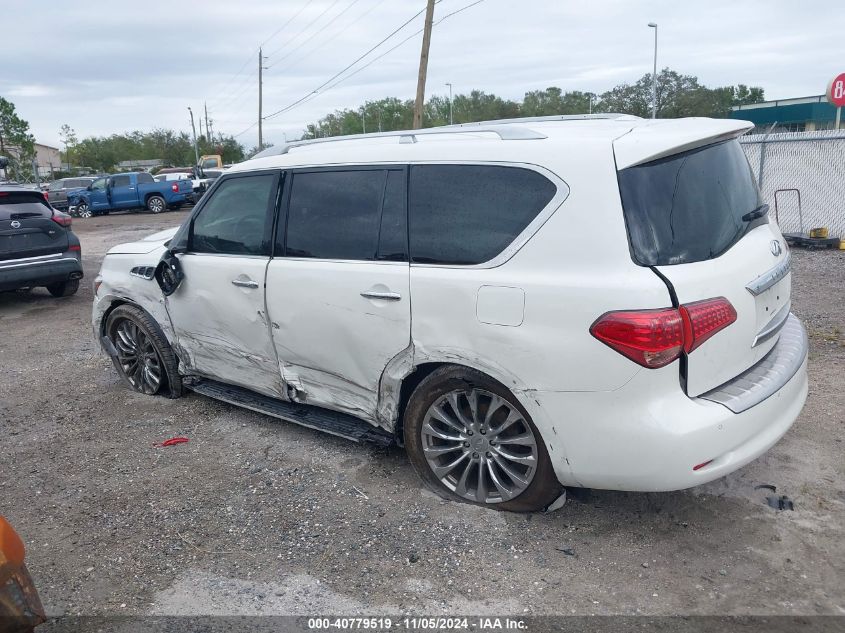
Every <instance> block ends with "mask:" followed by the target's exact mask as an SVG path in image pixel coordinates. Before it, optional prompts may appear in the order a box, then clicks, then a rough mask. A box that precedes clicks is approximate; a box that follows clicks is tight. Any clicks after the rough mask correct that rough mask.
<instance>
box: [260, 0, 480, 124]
mask: <svg viewBox="0 0 845 633" xmlns="http://www.w3.org/2000/svg"><path fill="white" fill-rule="evenodd" d="M482 2H484V0H476V1H475V2H472V3H470V4H468V5H466V6H464V7H461V8H460V9H457V10H455V11H452V12H451V13H447V14H446V15H444V16H443V17H442V18H440V19H438V20H436V21H435V22H434V26H437V25H438V24H440V23H441V22H444V21H445V20H448V19H449V18H451V17H452V16H454V15H457V14H458V13H461V12H463V11H466V10H467V9H470V8H472V7H474V6H475V5H477V4H481V3H482ZM420 13H422V11H420ZM420 13H418V14H417V15H420ZM414 17H416V16H414ZM412 19H413V18H412ZM422 32H423V29H419V30H418V31H415V32H413V33H411V34H410V35H409V36H408V37H406V38H405V39H403V40H402V41H401V42H399V43H398V44H396V45H395V46H392V47H391V48H389V49H387V50H386V51H384V52H383V53H381V54H380V55H378V56H376V57H374V58H373V59H371V60H370V61H368V62H367V63H366V64H364V65H363V66H361V67H360V68H358V69H356V70H355V71H354V72H351V73H349V74H348V75H346V76H345V77H341V78H340V79H338V80H337V81H335V82H334V83H332V84H331V85H330V86H328V87H326V88H325V90H322V91H321V90H320V88H322V86H321V87H320V88H318V89H316V90H313V91H312V92H310V93H309V94H308V95H306V97H304V98H303V99H301V100H299V101H298V102H295V103H294V104H291V105H290V106H287V107H286V108H283V109H282V110H283V111H284V112H287V111H289V110H292V109H293V108H294V107H298V106H300V105H305V104H306V103H308V102H309V101H312V100H313V99H316V98H317V96H318V95H319V94H321V92H326V91H328V90H331V89H332V88H334V87H335V86H338V85H340V84H342V83H343V82H344V81H347V80H348V79H351V78H352V77H354V76H355V75H357V74H358V73H360V72H361V71H363V70H366V69H367V68H369V67H370V66H372V65H373V64H374V63H376V62H377V61H378V60H380V59H381V58H383V57H386V56H387V55H389V54H390V53H392V52H393V51H395V50H396V49H397V48H399V47H401V46H402V45H403V44H406V43H408V42H409V41H410V40H412V39H413V38H415V37H416V36H417V35H419V34H420V33H422ZM364 57H366V55H364ZM351 65H354V64H350V66H351ZM348 68H349V67H347V69H348ZM340 74H343V71H341V72H340V73H338V75H340ZM338 75H335V77H337V76H338ZM330 81H331V80H330ZM323 86H325V84H323ZM276 114H281V112H275V113H273V114H272V115H269V116H275V115H276ZM269 116H268V117H265V119H266V118H269Z"/></svg>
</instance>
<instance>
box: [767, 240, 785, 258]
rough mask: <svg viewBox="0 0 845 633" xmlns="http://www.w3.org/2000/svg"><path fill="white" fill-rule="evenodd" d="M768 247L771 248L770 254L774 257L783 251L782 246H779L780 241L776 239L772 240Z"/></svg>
mask: <svg viewBox="0 0 845 633" xmlns="http://www.w3.org/2000/svg"><path fill="white" fill-rule="evenodd" d="M769 247H770V248H771V249H772V255H774V256H775V257H777V256H778V255H780V254H781V252H783V248H782V247H781V245H780V242H778V241H777V240H772V243H771V244H769Z"/></svg>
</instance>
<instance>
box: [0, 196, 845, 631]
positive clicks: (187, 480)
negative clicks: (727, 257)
mask: <svg viewBox="0 0 845 633" xmlns="http://www.w3.org/2000/svg"><path fill="white" fill-rule="evenodd" d="M184 215H185V214H184V212H174V213H168V214H165V215H162V216H151V215H113V216H109V217H102V218H94V219H91V220H87V221H84V220H77V221H76V222H74V228H75V229H76V231H77V233H78V234H79V236H80V238H81V240H82V245H83V254H84V258H85V274H86V280H85V282H84V287H83V288H82V289H81V290H80V292H79V293H78V294H77V295H76V296H74V297H72V298H68V299H63V300H57V299H54V298H52V297H50V296H49V295H48V294H47V293H46V291H44V290H42V289H38V290H35V291H33V292H32V293H30V294H28V295H24V294H19V293H7V294H2V295H0V332H2V335H1V336H0V361H1V362H2V369H3V371H2V374H0V428H2V441H0V490H2V495H0V513H2V514H3V515H5V516H6V517H7V518H8V519H9V520H10V521H11V522H12V524H13V525H14V526H15V527H16V528H17V529H18V531H19V532H20V533H21V534H22V536H23V537H24V539H25V541H26V543H27V547H28V564H29V567H30V570H31V572H32V574H33V576H34V578H35V581H36V584H37V586H38V588H39V591H40V593H41V597H42V599H43V601H44V604H45V606H46V608H47V610H48V612H49V613H50V614H52V615H59V614H85V615H109V614H121V615H141V614H168V615H172V614H233V613H236V614H269V613H275V614H291V613H295V614H310V613H314V614H325V613H343V614H357V613H368V614H398V613H417V614H421V613H425V614H440V613H444V614H454V613H468V614H469V613H471V614H484V613H496V614H518V615H523V614H526V615H528V614H530V615H537V614H571V613H576V614H594V613H595V614H737V615H745V614H767V615H772V614H793V615H795V614H838V615H843V614H845V538H843V537H845V492H843V489H844V488H845V486H844V485H843V484H845V459H843V451H845V443H843V440H845V424H843V423H845V413H843V412H845V372H843V362H844V361H843V356H845V354H843V351H845V335H843V332H845V317H843V315H842V308H843V303H842V297H843V291H844V290H845V252H843V251H819V252H806V251H794V262H795V263H794V270H795V273H794V278H793V309H794V311H795V312H796V313H797V314H798V315H799V316H800V317H801V318H802V319H803V320H804V322H805V323H806V325H807V329H808V331H809V332H810V337H811V353H810V356H811V364H810V395H809V399H808V401H807V406H806V407H805V409H804V412H803V413H802V415H801V417H800V419H799V420H798V421H797V423H796V424H795V426H794V427H793V428H792V429H791V430H790V431H789V433H787V435H786V436H785V437H784V439H783V440H781V442H780V443H779V444H778V445H777V446H775V447H774V448H773V449H772V450H771V451H770V452H769V453H768V454H766V455H764V456H763V457H762V458H760V459H759V460H757V461H756V462H754V463H752V464H750V465H749V466H747V467H746V468H744V469H742V470H741V471H739V472H737V473H734V474H733V475H731V476H729V477H727V478H725V479H722V480H719V481H716V482H714V483H712V484H709V485H706V486H702V487H699V488H694V489H691V490H687V491H683V492H674V493H661V494H633V493H615V492H603V491H592V492H589V493H587V494H584V495H579V499H578V500H571V501H570V502H569V503H567V505H566V506H565V507H564V508H563V509H562V510H560V511H558V512H556V513H554V514H551V515H541V514H533V515H532V514H529V515H517V514H509V513H502V512H496V511H491V510H484V509H481V508H476V507H472V506H467V505H461V504H456V503H451V502H445V501H442V500H440V499H439V498H437V497H435V496H434V495H432V494H430V493H427V492H425V491H424V490H423V488H422V486H421V484H420V482H419V481H418V480H417V478H416V477H415V475H414V473H413V472H412V470H411V467H410V465H409V463H408V461H407V459H406V456H405V454H404V453H403V451H401V450H399V449H390V450H382V449H374V448H368V447H365V446H359V445H356V444H353V443H350V442H346V441H344V440H341V439H338V438H335V437H332V436H328V435H322V434H319V433H317V432H313V431H310V430H308V429H303V428H300V427H297V426H295V425H291V424H286V423H283V422H280V421H276V420H274V419H271V418H268V417H265V416H262V415H259V414H256V413H252V412H250V411H246V410H240V409H237V408H235V407H232V406H229V405H226V404H223V403H219V402H216V401H214V400H210V399H207V398H204V397H201V396H197V395H194V394H189V395H187V396H186V397H184V398H182V399H179V400H168V399H165V398H150V397H145V396H141V395H138V394H136V393H134V392H132V391H130V390H129V389H128V388H127V387H126V386H124V384H122V383H121V382H120V381H119V380H118V378H117V375H116V373H115V371H114V369H113V367H112V366H111V364H110V362H109V361H108V359H107V358H106V357H105V356H103V355H101V354H100V353H99V351H98V349H97V346H96V345H95V344H94V342H93V340H92V337H91V335H90V324H89V319H90V305H91V289H90V284H91V281H92V279H93V278H94V276H95V274H96V272H97V270H98V268H99V264H100V261H101V259H102V256H103V254H104V253H105V251H106V250H107V248H108V247H110V246H111V245H114V244H117V243H119V242H122V241H127V240H131V239H136V238H137V237H140V236H142V235H145V234H148V233H151V232H153V231H156V230H160V229H163V228H167V227H168V226H172V225H174V224H176V223H177V222H179V221H180V220H181V218H182V217H184ZM175 435H186V436H188V437H190V440H191V441H190V443H188V444H181V445H178V446H172V447H168V448H154V447H153V443H154V442H158V441H161V440H163V439H166V438H169V437H172V436H175ZM761 483H766V484H772V485H775V486H777V492H778V494H786V495H788V496H789V497H790V498H791V499H793V500H794V503H795V510H794V511H792V512H790V511H778V510H775V509H772V508H770V507H769V506H768V505H766V503H765V496H766V494H771V493H768V492H767V491H764V490H755V488H754V487H755V485H757V484H761Z"/></svg>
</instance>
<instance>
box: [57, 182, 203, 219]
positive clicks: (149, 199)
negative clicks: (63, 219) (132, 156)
mask: <svg viewBox="0 0 845 633" xmlns="http://www.w3.org/2000/svg"><path fill="white" fill-rule="evenodd" d="M191 191H192V186H191V183H190V181H174V182H156V181H155V180H154V179H153V177H152V176H151V175H150V174H148V173H145V172H140V173H134V172H133V173H127V174H114V175H112V176H107V177H103V178H97V179H96V180H95V181H94V182H92V183H91V184H90V185H88V187H87V188H86V189H84V190H77V191H70V192H69V193H68V204H69V206H70V208H71V210H72V211H73V212H74V213H76V215H78V216H79V217H81V218H89V217H91V216H93V215H106V214H108V213H109V212H111V211H118V210H137V209H144V208H146V209H147V210H149V211H151V212H152V213H161V212H162V211H165V210H166V209H178V208H179V207H180V206H181V205H182V204H184V203H185V202H186V201H187V196H188V195H189V194H190V193H191Z"/></svg>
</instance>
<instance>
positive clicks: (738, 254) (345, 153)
mask: <svg viewBox="0 0 845 633" xmlns="http://www.w3.org/2000/svg"><path fill="white" fill-rule="evenodd" d="M513 125H519V126H520V127H527V128H531V129H532V130H536V131H537V132H540V133H542V134H543V135H545V136H546V137H547V138H543V139H542V140H539V139H538V140H507V141H505V140H501V139H499V138H498V137H497V136H496V135H495V134H492V133H489V132H478V133H474V134H467V133H465V132H462V133H460V134H457V133H456V134H443V135H437V136H424V135H419V137H418V138H417V142H414V143H408V142H401V141H400V138H399V137H398V136H394V137H387V138H367V137H360V138H356V137H351V138H348V139H340V140H337V141H336V142H331V143H325V144H319V145H311V146H308V145H306V146H302V147H296V148H294V149H291V151H289V152H288V153H284V154H280V155H275V156H266V157H262V158H258V159H254V160H251V161H247V162H245V163H241V164H239V165H235V166H233V167H232V168H231V170H229V171H230V172H232V173H235V172H244V171H263V170H270V171H278V170H284V169H286V168H293V167H311V166H332V165H341V166H345V165H370V164H378V165H385V164H397V165H407V164H431V163H461V164H463V163H469V164H506V165H515V166H522V167H526V168H531V169H536V170H539V171H541V172H542V173H544V174H547V175H548V177H549V178H550V179H551V180H553V181H554V182H555V183H556V184H557V185H558V192H559V195H558V196H556V197H555V199H554V200H553V201H552V203H550V204H549V207H548V208H547V209H546V210H544V211H543V212H541V214H540V216H538V220H537V221H536V222H532V224H531V225H529V227H528V228H526V230H525V231H524V232H523V234H521V235H520V236H518V237H517V238H516V239H515V240H514V242H513V243H512V245H511V246H510V247H508V248H506V249H505V251H504V252H503V253H502V254H501V255H500V256H499V257H496V258H495V259H494V260H492V261H491V262H488V263H486V264H481V265H477V266H447V265H428V264H410V265H409V264H407V263H404V264H402V263H398V264H397V263H383V262H341V261H326V260H316V259H297V258H289V259H285V258H276V259H270V260H267V259H266V258H265V259H263V260H262V261H263V262H264V264H265V269H266V272H265V273H264V276H262V274H261V266H262V264H261V263H260V262H256V263H255V265H254V266H252V265H251V267H250V268H249V270H248V271H247V270H246V268H244V267H243V266H241V267H238V266H234V265H233V266H231V267H230V269H226V267H225V266H226V264H234V263H236V262H235V261H234V260H235V259H237V258H227V257H221V258H220V259H221V262H220V268H219V269H216V270H215V271H211V270H209V271H202V270H199V269H197V270H194V269H193V267H192V266H191V265H190V264H188V265H187V266H185V271H186V281H185V282H183V283H184V284H187V287H188V288H190V287H191V286H194V285H196V286H197V288H196V289H195V290H193V291H191V292H192V294H191V295H190V297H186V301H185V302H184V305H180V306H179V307H178V308H177V307H176V304H175V303H174V302H170V303H168V307H170V308H171V311H170V315H168V314H167V312H166V311H165V303H164V300H163V299H162V297H161V292H160V291H159V290H158V287H157V285H156V283H155V281H146V280H142V279H136V278H130V276H129V274H128V271H129V269H130V268H131V267H132V266H138V265H148V266H154V265H156V264H157V263H158V261H159V259H160V257H161V255H162V253H163V252H164V246H163V244H164V242H165V241H166V240H167V239H169V238H170V237H172V235H173V234H172V233H169V234H167V235H162V236H161V237H159V239H158V245H156V244H154V243H153V242H155V240H152V238H148V239H147V240H142V241H140V242H135V243H132V244H129V245H122V246H120V247H116V248H115V249H113V250H112V251H111V252H110V253H109V255H108V256H107V257H106V258H105V260H104V263H103V268H102V271H101V277H102V280H103V283H102V286H101V288H100V291H99V292H98V293H97V296H96V297H95V307H94V322H95V328H98V326H99V323H100V321H101V319H102V315H103V314H104V313H105V312H106V311H107V310H108V308H109V306H110V304H111V302H113V301H115V300H131V301H132V302H133V303H136V304H137V305H139V306H141V307H142V308H144V309H145V310H147V311H148V312H150V314H152V316H153V318H155V319H156V320H157V321H158V322H159V323H160V324H161V325H162V328H163V330H164V331H165V333H166V336H167V337H168V339H169V340H170V341H171V343H172V344H174V348H175V349H176V351H177V354H178V355H179V357H180V361H181V363H182V364H181V367H182V368H183V370H184V371H186V372H198V373H201V374H203V375H208V376H210V377H216V378H218V379H222V380H225V381H228V382H233V383H234V384H239V385H244V386H250V387H251V388H252V389H255V390H257V391H261V392H262V393H265V394H268V395H275V396H276V397H279V398H281V399H288V398H292V399H304V400H305V401H307V402H308V403H309V404H320V405H321V406H324V407H327V408H331V409H335V410H338V411H343V412H347V413H352V414H354V415H357V416H358V417H360V418H361V419H363V420H366V421H367V422H369V423H371V424H373V425H378V426H381V427H383V428H385V429H392V428H393V427H394V426H395V424H396V422H397V415H398V410H399V394H400V387H401V384H402V381H403V379H404V378H406V377H407V376H408V375H409V374H411V373H412V372H413V371H414V369H415V368H416V367H419V366H420V365H422V364H425V363H455V364H460V365H465V366H468V367H472V368H475V369H477V370H479V371H482V372H484V373H486V374H487V375H489V376H490V377H492V378H493V379H495V380H497V381H499V382H500V383H502V384H503V385H505V386H506V387H507V388H508V389H510V390H511V392H512V393H513V394H514V397H515V398H517V399H518V400H519V402H520V403H521V404H522V405H523V406H524V407H525V409H526V410H527V411H528V412H529V414H530V415H531V417H532V419H533V421H534V423H535V425H536V426H537V428H538V430H539V431H540V433H541V435H542V439H543V441H544V443H545V445H546V447H547V449H548V451H549V455H550V457H551V460H552V463H553V466H554V469H555V473H556V475H557V477H558V479H559V480H560V482H561V483H563V484H565V485H583V486H590V487H597V488H610V489H621V490H643V491H649V490H670V489H679V488H685V487H688V486H692V485H696V484H699V483H705V482H706V481H709V480H712V479H715V478H717V477H720V476H723V475H724V474H726V473H728V472H730V471H732V470H735V469H736V468H739V467H741V466H742V465H744V464H746V463H748V462H749V461H751V460H753V459H754V458H756V457H757V456H759V455H760V454H762V453H763V452H764V451H766V450H767V449H768V448H769V447H770V446H772V445H773V444H774V443H775V442H776V441H777V440H778V439H779V438H780V437H781V436H782V435H783V434H784V433H785V432H786V431H787V430H788V428H789V427H790V426H791V424H792V422H793V421H794V420H795V418H796V417H797V415H798V413H799V412H800V410H801V407H802V406H803V403H804V400H805V398H806V393H807V378H806V362H804V364H803V365H802V366H801V368H800V370H799V371H798V372H797V373H795V375H794V376H793V377H792V378H791V379H790V380H789V381H788V382H787V383H786V384H784V385H783V386H782V387H781V389H780V390H779V391H778V392H777V393H775V394H774V395H773V396H771V397H769V398H768V399H766V400H764V401H763V402H762V403H760V404H758V405H756V406H754V407H752V408H750V409H748V410H747V411H744V412H743V413H741V414H735V413H733V412H732V411H730V410H729V409H727V408H726V407H725V406H722V405H720V404H716V403H714V402H711V401H707V400H704V399H701V398H698V397H695V396H697V395H699V394H701V393H702V392H703V391H706V390H708V389H710V388H711V387H713V386H715V385H718V384H720V381H721V382H724V381H725V380H728V379H730V378H732V377H734V376H736V375H737V374H738V373H740V372H741V371H742V369H744V368H746V367H748V366H750V365H753V364H754V363H755V362H756V361H757V360H759V358H761V357H762V355H764V354H765V353H766V351H768V350H769V349H771V347H772V346H773V345H774V344H776V342H777V338H776V337H775V338H773V339H772V340H771V341H770V342H768V343H766V344H765V345H761V346H759V347H758V348H754V349H753V350H751V351H749V350H748V349H747V348H748V346H747V345H745V348H742V345H741V344H740V342H741V341H744V340H745V339H746V338H747V337H748V336H749V335H750V334H751V335H753V332H752V330H755V328H757V329H759V326H760V325H761V323H762V321H763V320H764V315H765V314H766V312H765V310H764V311H763V313H762V314H761V313H760V310H761V309H762V308H760V307H759V306H760V305H761V304H760V303H759V302H758V303H757V304H756V306H757V307H755V304H754V302H749V301H747V300H746V297H745V296H744V295H743V293H747V291H746V290H745V288H744V285H745V283H747V282H748V281H750V280H751V278H752V277H753V276H754V274H752V273H754V272H755V271H758V272H763V270H761V266H762V265H763V261H764V259H765V258H764V257H763V256H761V255H760V254H759V252H757V251H755V249H759V247H760V245H761V244H765V243H766V242H767V241H768V240H770V239H776V238H777V237H778V236H779V235H780V234H779V232H778V230H777V227H776V226H775V225H774V224H769V225H765V226H761V227H759V228H758V229H755V231H754V232H752V233H749V235H748V236H747V238H746V239H744V240H743V241H742V242H741V243H740V244H739V245H738V246H737V247H735V248H732V249H731V250H729V251H728V252H727V253H726V254H725V255H724V256H722V257H719V258H717V259H716V260H712V261H708V262H702V263H700V264H687V265H682V266H664V267H661V271H662V273H663V274H665V275H666V276H669V277H671V279H672V281H673V283H674V285H675V287H676V289H677V291H678V294H679V298H680V302H681V303H683V302H687V301H695V300H697V299H701V298H707V297H713V296H726V297H728V298H729V299H730V300H731V301H732V302H736V303H734V305H735V306H736V308H737V311H738V312H741V313H742V314H741V315H740V318H739V320H738V321H737V323H735V324H733V326H731V327H729V328H728V329H726V330H725V331H723V332H720V333H719V334H718V335H716V336H714V337H712V338H711V339H710V340H709V341H707V342H706V343H704V345H702V347H701V348H700V349H698V350H696V351H695V352H693V355H692V358H693V361H694V362H693V366H692V367H691V369H695V370H696V371H694V372H691V381H690V385H689V386H690V393H689V394H687V393H685V392H684V389H683V387H682V385H681V384H680V381H679V370H678V361H675V362H674V363H672V364H670V365H667V366H665V367H662V368H660V369H644V368H642V367H640V366H639V365H637V364H635V363H633V362H631V361H630V360H628V359H627V358H625V357H624V356H622V355H621V354H619V353H617V352H616V351H614V350H613V349H611V348H609V347H608V346H606V345H603V344H602V343H600V342H599V341H597V340H596V339H595V338H593V337H592V336H590V334H589V328H590V326H591V324H592V323H593V322H594V321H595V320H596V319H597V317H599V316H600V315H602V314H604V313H606V312H609V311H614V310H621V309H625V310H637V309H657V308H665V307H668V306H672V298H671V296H670V292H669V290H668V289H667V285H666V283H664V281H663V280H662V279H661V278H660V277H658V275H656V274H655V272H654V271H653V270H651V269H650V268H648V267H644V266H638V265H636V264H635V263H634V262H633V261H632V257H631V253H630V250H629V241H628V235H627V231H626V227H625V222H624V219H623V215H622V209H621V201H620V193H619V188H618V182H617V169H622V168H624V167H628V166H632V165H637V164H641V163H643V162H647V161H650V160H653V159H655V158H659V157H662V156H667V155H671V154H673V153H676V152H679V151H684V150H687V149H690V148H694V147H698V146H704V145H708V144H711V143H714V142H717V141H720V140H724V139H727V138H733V137H736V136H738V135H740V134H741V133H743V132H744V131H746V130H747V129H748V128H749V124H748V123H746V122H741V121H714V120H709V119H684V120H676V121H648V120H640V119H635V118H631V117H620V118H619V119H616V120H613V119H609V120H584V121H557V122H531V121H526V122H525V123H518V122H515V123H513ZM408 134H411V133H408ZM200 209H201V205H200ZM188 257H189V256H188ZM768 258H769V260H770V261H767V262H766V266H768V265H773V264H774V263H775V262H776V259H775V258H774V257H772V256H771V255H768ZM185 259H186V256H182V261H183V263H184V262H185ZM764 268H765V267H764ZM245 271H246V274H248V275H249V277H250V278H251V279H254V280H256V281H259V282H260V283H261V285H262V286H266V299H265V300H264V301H265V302H266V303H265V305H264V312H262V310H261V308H262V301H261V300H259V299H258V298H257V295H259V294H260V289H259V290H257V291H256V292H255V293H254V295H256V296H255V297H254V298H251V297H250V294H249V293H244V292H242V291H241V290H240V289H237V288H235V287H234V286H232V287H229V286H231V284H230V279H233V278H235V277H236V276H237V275H239V274H244V273H245ZM789 284H790V279H789V276H787V277H785V278H784V279H783V280H782V281H781V282H780V283H779V284H778V285H776V286H774V287H773V288H772V290H773V291H774V295H775V296H776V297H780V298H778V299H774V298H772V297H769V296H766V297H765V298H764V300H763V301H764V303H765V302H766V301H768V302H769V303H770V304H771V306H778V305H782V304H783V303H784V302H786V301H788V297H789ZM201 286H202V287H201ZM182 290H183V289H181V288H180V291H179V292H177V295H179V293H181V292H182ZM369 290H377V291H384V292H396V293H399V294H400V295H401V300H400V301H395V302H388V301H384V300H378V299H375V300H374V299H369V298H366V297H362V296H361V293H362V292H366V291H369ZM749 296H750V295H749ZM767 305H768V304H767ZM771 306H769V307H771ZM171 317H172V318H173V320H174V323H173V324H172V325H171V324H170V322H169V319H170V318H171ZM191 320H193V322H192V323H191V324H190V326H189V325H188V324H187V323H183V321H186V322H187V321H191ZM174 326H175V327H174ZM734 326H735V331H732V330H731V328H733V327H734ZM190 328H194V329H201V330H202V331H201V332H200V331H193V332H191V335H190V336H188V335H186V333H188V332H189V331H190ZM97 331H98V332H99V329H97ZM180 333H181V336H180ZM206 340H217V341H218V346H217V348H216V349H215V348H213V346H208V345H207V344H206V343H205V341H206ZM200 341H203V342H200ZM262 341H264V343H262ZM262 345H265V346H266V347H262ZM742 349H745V351H744V352H743V351H742ZM696 354H699V356H700V357H697V356H696ZM223 363H227V364H229V366H228V367H227V368H225V370H224V369H223V368H221V367H218V365H219V364H223ZM264 373H266V375H264V376H263V377H259V374H264ZM708 459H710V460H713V461H712V463H711V464H710V465H709V466H708V467H707V468H704V469H701V470H698V471H694V470H693V469H692V466H693V465H695V464H697V463H699V462H704V461H706V460H708Z"/></svg>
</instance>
